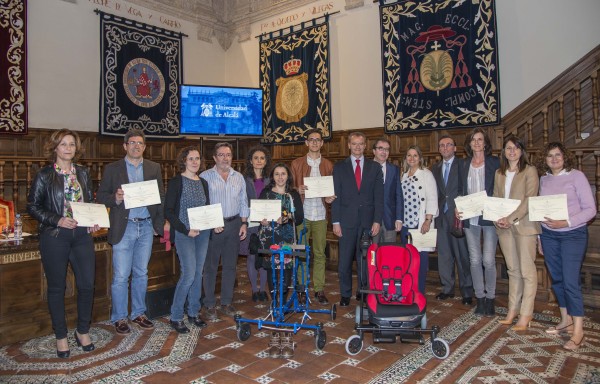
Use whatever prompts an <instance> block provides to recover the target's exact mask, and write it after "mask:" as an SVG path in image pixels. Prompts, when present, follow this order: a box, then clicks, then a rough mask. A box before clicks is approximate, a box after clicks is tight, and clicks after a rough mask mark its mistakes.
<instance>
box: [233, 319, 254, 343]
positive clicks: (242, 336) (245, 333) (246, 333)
mask: <svg viewBox="0 0 600 384" xmlns="http://www.w3.org/2000/svg"><path fill="white" fill-rule="evenodd" d="M251 335H252V332H251V331H250V324H248V323H239V325H238V327H237V338H238V340H239V341H246V340H248V339H249V338H250V336H251Z"/></svg>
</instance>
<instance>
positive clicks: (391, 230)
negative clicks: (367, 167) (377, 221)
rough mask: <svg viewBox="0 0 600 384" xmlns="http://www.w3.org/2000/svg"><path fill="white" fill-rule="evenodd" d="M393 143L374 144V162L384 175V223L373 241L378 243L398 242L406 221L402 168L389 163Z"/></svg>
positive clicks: (381, 140) (378, 141) (384, 141)
mask: <svg viewBox="0 0 600 384" xmlns="http://www.w3.org/2000/svg"><path fill="white" fill-rule="evenodd" d="M390 149H391V143H390V141H389V140H388V139H386V138H380V139H378V140H377V141H376V142H375V144H373V160H375V161H376V162H377V163H378V164H379V165H380V166H381V171H382V173H383V221H382V225H381V229H380V231H379V236H377V237H376V238H374V239H373V240H374V241H376V242H377V243H382V242H386V243H393V242H396V233H397V232H400V231H401V230H402V221H403V220H404V196H403V195H402V186H401V185H400V168H398V167H397V166H396V165H394V164H392V163H388V162H387V159H388V157H389V156H390Z"/></svg>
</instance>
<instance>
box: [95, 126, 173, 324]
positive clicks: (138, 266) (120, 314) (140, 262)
mask: <svg viewBox="0 0 600 384" xmlns="http://www.w3.org/2000/svg"><path fill="white" fill-rule="evenodd" d="M123 148H124V149H125V151H126V155H125V158H124V159H121V160H118V161H115V162H114V163H111V164H109V165H107V166H106V168H105V169H104V174H103V175H102V180H101V181H100V186H99V188H98V193H97V195H96V200H97V201H98V203H101V204H104V205H106V207H108V208H110V214H109V218H110V229H109V231H108V242H109V243H110V244H112V246H113V255H112V264H113V279H112V285H111V300H112V310H111V315H110V321H111V322H113V323H114V325H115V330H116V332H117V333H118V334H126V333H129V332H130V331H131V330H130V328H129V325H128V320H127V318H128V316H127V314H128V311H127V308H128V297H129V294H128V289H129V277H130V276H131V313H130V316H129V318H130V319H131V321H132V322H133V323H135V324H137V325H138V326H140V327H141V328H142V329H151V328H154V324H153V323H152V322H151V321H150V320H149V319H148V318H147V317H146V290H147V288H148V262H149V261H150V255H151V254H152V242H153V236H154V235H161V236H162V235H163V232H164V229H163V227H164V223H165V219H164V212H163V204H164V200H165V190H164V187H163V180H162V176H161V169H160V165H159V164H157V163H155V162H153V161H150V160H144V158H143V155H144V150H145V149H146V137H145V135H144V132H142V131H141V130H138V129H132V130H130V131H129V132H127V134H126V135H125V142H124V143H123ZM148 180H156V182H157V184H158V192H159V194H160V204H155V205H149V206H145V207H139V208H132V209H126V208H125V204H124V201H123V200H124V193H123V189H122V188H121V186H122V185H123V184H129V183H136V182H140V181H148Z"/></svg>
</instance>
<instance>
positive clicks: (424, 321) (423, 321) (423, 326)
mask: <svg viewBox="0 0 600 384" xmlns="http://www.w3.org/2000/svg"><path fill="white" fill-rule="evenodd" d="M421 329H427V314H426V313H425V314H423V317H421Z"/></svg>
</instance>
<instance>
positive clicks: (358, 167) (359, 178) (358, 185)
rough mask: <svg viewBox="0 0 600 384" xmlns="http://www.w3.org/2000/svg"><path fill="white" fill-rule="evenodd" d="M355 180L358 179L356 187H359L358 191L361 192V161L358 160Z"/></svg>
mask: <svg viewBox="0 0 600 384" xmlns="http://www.w3.org/2000/svg"><path fill="white" fill-rule="evenodd" d="M354 178H355V179H356V186H357V187H358V190H359V191H360V180H361V174H360V159H356V168H355V169H354Z"/></svg>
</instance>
